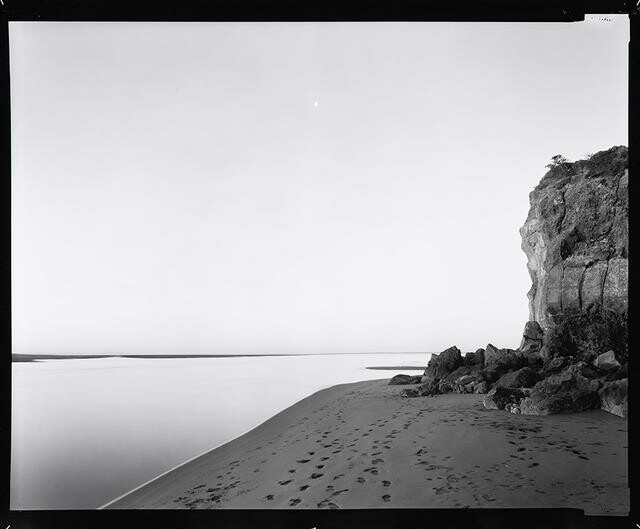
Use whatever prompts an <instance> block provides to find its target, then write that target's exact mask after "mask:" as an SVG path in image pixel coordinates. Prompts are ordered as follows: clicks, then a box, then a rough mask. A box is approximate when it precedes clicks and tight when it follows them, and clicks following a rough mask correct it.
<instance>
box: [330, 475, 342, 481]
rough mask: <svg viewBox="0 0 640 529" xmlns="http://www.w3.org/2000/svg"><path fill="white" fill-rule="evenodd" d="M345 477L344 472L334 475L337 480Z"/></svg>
mask: <svg viewBox="0 0 640 529" xmlns="http://www.w3.org/2000/svg"><path fill="white" fill-rule="evenodd" d="M343 477H344V474H338V475H337V476H333V479H334V481H335V480H336V479H340V478H343Z"/></svg>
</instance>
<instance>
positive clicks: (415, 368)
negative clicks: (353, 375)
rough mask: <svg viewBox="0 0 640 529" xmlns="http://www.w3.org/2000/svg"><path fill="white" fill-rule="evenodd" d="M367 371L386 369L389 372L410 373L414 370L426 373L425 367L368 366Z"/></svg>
mask: <svg viewBox="0 0 640 529" xmlns="http://www.w3.org/2000/svg"><path fill="white" fill-rule="evenodd" d="M367 369H384V370H387V371H408V370H410V369H413V370H420V371H424V366H368V367H367Z"/></svg>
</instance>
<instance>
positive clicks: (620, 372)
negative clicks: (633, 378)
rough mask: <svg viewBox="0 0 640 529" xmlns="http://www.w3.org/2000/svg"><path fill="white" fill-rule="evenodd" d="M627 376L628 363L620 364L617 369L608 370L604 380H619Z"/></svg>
mask: <svg viewBox="0 0 640 529" xmlns="http://www.w3.org/2000/svg"><path fill="white" fill-rule="evenodd" d="M628 376H629V370H628V365H627V364H624V365H621V366H620V368H619V369H616V370H615V371H609V372H608V373H607V375H606V376H605V377H604V380H605V381H606V382H612V381H614V380H621V379H623V378H627V377H628Z"/></svg>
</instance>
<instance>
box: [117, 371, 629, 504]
mask: <svg viewBox="0 0 640 529" xmlns="http://www.w3.org/2000/svg"><path fill="white" fill-rule="evenodd" d="M387 381H388V379H384V380H373V381H366V382H358V383H354V384H343V385H339V386H333V387H331V388H328V389H325V390H322V391H319V392H317V393H315V394H313V395H311V396H309V397H307V398H306V399H303V400H301V401H300V402H298V403H296V404H295V405H293V406H291V407H290V408H287V409H286V410H284V411H283V412H281V413H279V414H278V415H276V416H274V417H272V418H271V419H269V420H268V421H266V422H265V423H263V424H261V425H260V426H258V427H257V428H255V429H253V430H251V431H250V432H248V433H246V434H245V435H243V436H241V437H239V438H237V439H234V440H233V441H231V442H229V443H227V444H225V445H223V446H221V447H219V448H217V449H215V450H212V451H211V452H208V453H206V454H205V455H203V456H201V457H199V458H197V459H194V460H193V461H190V462H189V463H186V464H185V465H182V466H181V467H179V468H177V469H175V470H173V471H171V472H169V473H168V474H165V475H163V476H162V477H160V478H158V479H156V480H154V481H152V482H151V483H149V484H147V485H145V486H143V487H141V488H139V489H138V490H136V491H134V492H132V493H129V494H128V495H126V496H125V497H123V498H121V499H119V500H117V501H115V502H113V503H111V504H109V505H108V507H107V508H110V509H129V508H141V509H154V508H161V509H218V508H231V509H255V508H257V509H264V508H276V509H290V508H307V509H318V508H328V509H338V508H349V509H358V508H367V509H370V508H387V507H391V508H451V507H452V508H465V507H469V508H483V507H488V508H501V507H509V508H531V507H535V508H538V507H554V508H562V507H569V508H578V509H583V510H584V511H585V513H586V514H616V515H627V514H628V511H629V489H628V480H627V421H626V420H624V419H621V418H619V417H617V416H615V415H611V414H609V413H606V412H603V411H599V410H598V411H589V412H584V413H579V414H568V415H552V416H547V417H535V416H522V415H514V414H510V413H508V412H502V411H496V410H487V409H485V408H484V406H483V405H482V395H458V394H448V395H438V396H436V397H419V398H413V399H403V398H401V397H400V396H399V394H400V391H401V390H402V386H388V385H387Z"/></svg>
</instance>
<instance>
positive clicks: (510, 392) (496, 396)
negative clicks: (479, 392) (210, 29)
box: [482, 387, 525, 410]
mask: <svg viewBox="0 0 640 529" xmlns="http://www.w3.org/2000/svg"><path fill="white" fill-rule="evenodd" d="M524 396H525V395H524V393H523V392H522V390H520V389H515V388H504V387H496V388H493V389H492V390H491V391H489V393H487V394H486V395H485V396H484V397H483V399H482V403H483V404H484V407H485V408H488V409H490V410H504V409H505V407H506V406H507V405H514V404H515V405H516V406H517V405H519V404H520V401H521V400H522V399H523V398H524Z"/></svg>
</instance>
